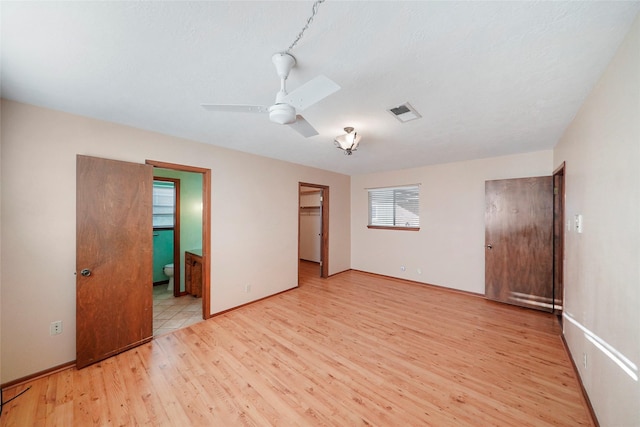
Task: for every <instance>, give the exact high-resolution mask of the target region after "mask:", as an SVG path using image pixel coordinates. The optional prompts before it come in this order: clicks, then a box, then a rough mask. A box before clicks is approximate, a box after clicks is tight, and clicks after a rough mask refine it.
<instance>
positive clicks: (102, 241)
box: [76, 156, 153, 368]
mask: <svg viewBox="0 0 640 427" xmlns="http://www.w3.org/2000/svg"><path fill="white" fill-rule="evenodd" d="M76 181H77V182H76V187H77V188H76V224H77V225H76V275H77V278H76V366H77V367H78V368H82V367H84V366H87V365H90V364H92V363H95V362H98V361H100V360H103V359H106V358H107V357H110V356H112V355H114V354H117V353H120V352H122V351H124V350H127V349H129V348H132V347H135V346H136V345H139V344H142V343H143V342H146V341H149V340H150V339H151V337H152V335H153V330H152V327H153V323H152V321H153V319H152V317H153V299H152V298H153V291H152V286H153V284H152V280H153V272H152V263H153V260H152V251H153V242H152V238H153V237H152V235H153V225H152V185H153V167H152V166H150V165H143V164H136V163H127V162H121V161H116V160H106V159H100V158H96V157H87V156H78V157H77V168H76ZM83 270H84V274H83V273H82V272H83Z"/></svg>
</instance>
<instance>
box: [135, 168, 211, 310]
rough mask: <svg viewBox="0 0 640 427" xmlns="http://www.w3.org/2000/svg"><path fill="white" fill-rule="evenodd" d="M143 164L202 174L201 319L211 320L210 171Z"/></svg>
mask: <svg viewBox="0 0 640 427" xmlns="http://www.w3.org/2000/svg"><path fill="white" fill-rule="evenodd" d="M145 163H146V164H148V165H151V166H153V167H156V168H163V169H171V170H175V171H180V172H193V173H200V174H202V277H203V281H202V318H203V319H209V318H211V297H210V295H211V293H210V286H211V274H210V271H211V256H210V254H211V169H205V168H199V167H196V166H188V165H180V164H177V163H167V162H161V161H157V160H146V161H145ZM174 277H175V276H174ZM178 277H179V276H178ZM174 280H175V279H174ZM174 288H175V286H174Z"/></svg>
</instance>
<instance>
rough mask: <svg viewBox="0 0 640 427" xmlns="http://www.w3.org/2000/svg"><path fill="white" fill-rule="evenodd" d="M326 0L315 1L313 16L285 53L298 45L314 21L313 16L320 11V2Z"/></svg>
mask: <svg viewBox="0 0 640 427" xmlns="http://www.w3.org/2000/svg"><path fill="white" fill-rule="evenodd" d="M324 1H325V0H316V2H315V3H313V8H312V11H311V16H310V17H309V19H307V23H306V25H305V26H304V28H302V30H301V31H300V33H299V34H298V37H296V39H295V40H294V41H293V43H291V46H289V48H288V49H287V50H286V51H285V53H289V52H290V51H291V49H293V48H294V47H296V45H297V44H298V42H299V41H300V39H301V38H302V36H303V35H304V32H305V31H307V28H309V25H310V24H311V22H312V21H313V18H314V17H315V16H316V14H317V13H318V8H319V7H320V3H324Z"/></svg>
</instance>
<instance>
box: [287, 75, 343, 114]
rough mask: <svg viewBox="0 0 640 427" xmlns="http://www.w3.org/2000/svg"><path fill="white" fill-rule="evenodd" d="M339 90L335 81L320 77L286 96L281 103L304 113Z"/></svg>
mask: <svg viewBox="0 0 640 427" xmlns="http://www.w3.org/2000/svg"><path fill="white" fill-rule="evenodd" d="M339 89H340V86H338V84H337V83H335V82H334V81H333V80H331V79H329V78H328V77H325V76H323V75H320V76H318V77H316V78H314V79H312V80H309V81H308V82H307V83H305V84H303V85H302V86H300V87H299V88H297V89H296V90H294V91H293V92H291V93H290V94H288V95H286V96H285V97H284V98H283V99H282V101H281V102H284V103H287V104H289V105H292V106H294V107H295V108H296V110H298V111H303V110H305V109H306V108H308V107H310V106H312V105H313V104H315V103H316V102H319V101H321V100H323V99H324V98H326V97H327V96H329V95H331V94H332V93H334V92H337V91H338V90H339Z"/></svg>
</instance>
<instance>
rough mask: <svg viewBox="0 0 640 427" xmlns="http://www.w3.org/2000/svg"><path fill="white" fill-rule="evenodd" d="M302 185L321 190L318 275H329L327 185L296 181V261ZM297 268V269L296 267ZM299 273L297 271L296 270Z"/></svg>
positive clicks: (323, 276)
mask: <svg viewBox="0 0 640 427" xmlns="http://www.w3.org/2000/svg"><path fill="white" fill-rule="evenodd" d="M302 187H312V188H318V189H319V190H321V193H320V197H322V203H321V204H320V215H321V216H322V218H321V219H322V221H321V224H320V229H321V231H320V234H321V236H320V277H322V278H323V279H326V278H327V277H329V186H327V185H321V184H311V183H308V182H298V263H299V262H300V189H301V188H302ZM298 270H299V269H298ZM298 273H299V271H298Z"/></svg>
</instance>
